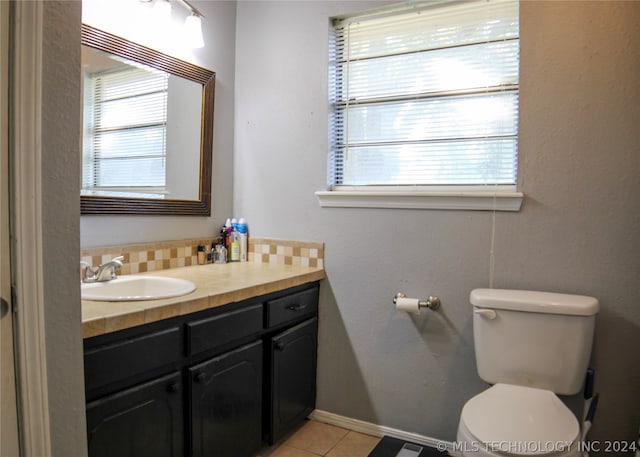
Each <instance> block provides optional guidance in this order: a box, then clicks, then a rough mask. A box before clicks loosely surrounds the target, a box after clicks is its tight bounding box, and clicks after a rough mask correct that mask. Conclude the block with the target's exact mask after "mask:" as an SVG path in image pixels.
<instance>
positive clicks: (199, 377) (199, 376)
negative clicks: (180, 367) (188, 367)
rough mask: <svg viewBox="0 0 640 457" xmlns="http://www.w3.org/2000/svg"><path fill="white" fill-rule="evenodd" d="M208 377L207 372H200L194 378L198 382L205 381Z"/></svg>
mask: <svg viewBox="0 0 640 457" xmlns="http://www.w3.org/2000/svg"><path fill="white" fill-rule="evenodd" d="M206 377H207V375H206V374H205V373H202V372H200V373H198V374H197V375H196V377H195V378H194V379H195V381H196V382H203V381H204V380H205V378H206Z"/></svg>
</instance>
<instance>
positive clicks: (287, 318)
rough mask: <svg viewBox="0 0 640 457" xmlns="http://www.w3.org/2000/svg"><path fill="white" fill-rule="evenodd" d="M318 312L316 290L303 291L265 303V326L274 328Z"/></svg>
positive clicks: (315, 288)
mask: <svg viewBox="0 0 640 457" xmlns="http://www.w3.org/2000/svg"><path fill="white" fill-rule="evenodd" d="M317 312H318V288H317V287H314V288H313V289H308V290H303V291H301V292H296V293H293V294H290V295H287V296H285V297H282V298H276V299H274V300H270V301H268V302H267V323H268V324H267V325H268V326H269V327H275V326H277V325H280V324H285V323H287V322H291V321H295V320H298V319H300V318H303V317H308V316H313V315H315V314H317Z"/></svg>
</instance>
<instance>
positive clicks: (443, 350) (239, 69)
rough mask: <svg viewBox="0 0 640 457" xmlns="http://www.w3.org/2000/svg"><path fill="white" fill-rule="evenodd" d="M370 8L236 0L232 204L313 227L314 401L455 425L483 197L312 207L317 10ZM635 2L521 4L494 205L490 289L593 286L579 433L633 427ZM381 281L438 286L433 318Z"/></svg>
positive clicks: (479, 283) (482, 251)
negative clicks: (509, 175) (434, 206)
mask: <svg viewBox="0 0 640 457" xmlns="http://www.w3.org/2000/svg"><path fill="white" fill-rule="evenodd" d="M372 5H380V2H354V1H344V2H339V1H328V2H313V1H305V2H300V1H294V2H292V1H284V2H272V1H260V2H250V1H243V2H239V3H238V11H237V42H236V105H235V107H236V118H235V132H236V135H235V163H236V167H235V172H234V210H235V211H236V213H237V214H242V215H243V216H244V217H246V218H247V219H248V221H249V223H250V224H251V228H252V233H254V234H256V235H262V236H273V237H278V238H288V239H312V240H321V241H325V242H326V254H325V266H326V270H327V274H328V280H327V281H326V282H325V283H324V286H323V288H322V292H321V317H320V319H321V321H320V348H319V373H318V376H319V379H318V405H317V406H318V408H320V409H324V410H328V411H330V412H334V413H338V414H343V415H346V416H350V417H354V418H358V419H362V420H365V421H370V422H374V423H378V424H382V425H386V426H391V427H396V428H399V429H403V430H406V431H412V432H417V433H421V434H424V435H427V436H431V437H435V438H441V439H449V440H453V439H455V432H456V426H457V422H458V417H459V414H460V410H461V408H462V405H463V404H464V402H465V401H466V400H467V399H469V398H470V397H471V396H473V395H474V394H476V393H478V392H479V391H481V390H482V389H483V388H484V387H485V384H484V383H483V382H482V380H480V379H479V377H478V375H477V373H476V369H475V362H474V355H473V339H472V329H471V310H470V305H469V304H468V296H469V292H470V290H471V289H473V288H475V287H486V286H488V277H489V275H488V271H489V249H490V238H491V224H492V215H491V214H490V213H489V212H469V211H413V210H371V209H338V208H334V209H332V208H324V209H323V208H320V207H319V206H318V203H317V201H316V198H315V196H314V191H316V190H323V189H324V188H325V164H326V152H327V112H328V103H327V70H326V67H327V57H326V56H327V44H328V39H327V36H328V28H329V21H328V17H329V16H331V15H335V14H342V13H346V12H348V11H354V10H358V9H362V8H367V7H370V6H372ZM639 21H640V3H637V2H523V3H522V6H521V69H522V71H521V110H520V113H521V118H520V166H519V169H520V172H519V174H520V177H519V187H520V189H521V190H522V191H523V192H524V193H525V195H526V199H525V202H524V207H523V209H522V211H520V212H518V213H508V214H507V213H504V214H497V215H496V246H495V255H496V266H495V283H494V286H495V287H504V288H529V289H539V290H548V291H557V292H566V293H580V294H585V295H593V296H595V297H598V298H599V299H600V300H601V305H602V311H601V313H600V314H599V316H598V321H597V330H596V341H595V350H594V362H593V366H594V367H595V368H596V369H597V382H596V387H597V390H598V391H599V392H600V394H601V401H600V406H599V411H598V414H597V417H596V423H595V425H594V428H593V435H592V438H593V439H599V440H607V439H608V440H612V439H626V440H631V439H633V438H634V437H635V436H636V435H637V431H638V426H639V425H640V409H639V408H638V405H640V387H639V386H640V366H639V364H638V363H637V348H638V347H640V331H639V328H638V327H639V326H640V308H639V307H638V302H639V301H640V292H639V290H638V287H637V283H638V277H639V276H640V240H639V239H638V232H639V230H640V220H639V218H640V211H639V210H640V183H639V176H640V146H639V145H640V129H638V119H640V93H639V91H640V85H639V84H638V79H639V77H640V67H639V65H640V55H639V50H640V31H639V29H638V27H637V24H638V23H640V22H639ZM397 291H404V292H405V293H407V294H408V295H409V296H425V295H429V294H437V295H439V296H440V297H441V298H442V301H443V304H444V307H443V309H442V311H441V312H439V313H437V314H433V315H429V314H426V313H422V314H421V315H420V316H417V317H414V316H409V315H407V314H405V313H397V312H395V311H394V309H393V307H392V304H391V298H392V296H393V294H394V293H395V292H397Z"/></svg>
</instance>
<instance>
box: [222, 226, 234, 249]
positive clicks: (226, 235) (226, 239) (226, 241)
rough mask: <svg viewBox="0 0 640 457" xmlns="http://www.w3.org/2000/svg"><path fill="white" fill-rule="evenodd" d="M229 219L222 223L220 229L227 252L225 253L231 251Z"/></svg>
mask: <svg viewBox="0 0 640 457" xmlns="http://www.w3.org/2000/svg"><path fill="white" fill-rule="evenodd" d="M231 231H232V229H231V219H227V221H226V222H225V223H224V227H222V234H223V235H224V240H223V244H224V247H225V249H226V250H227V252H229V251H230V250H231V246H230V244H231V239H230V238H231Z"/></svg>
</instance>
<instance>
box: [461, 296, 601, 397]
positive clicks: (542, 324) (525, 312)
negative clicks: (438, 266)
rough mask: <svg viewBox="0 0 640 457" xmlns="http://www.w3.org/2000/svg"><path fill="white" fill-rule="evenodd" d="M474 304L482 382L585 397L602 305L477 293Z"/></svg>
mask: <svg viewBox="0 0 640 457" xmlns="http://www.w3.org/2000/svg"><path fill="white" fill-rule="evenodd" d="M470 301H471V304H472V305H473V312H474V314H473V337H474V344H475V353H476V363H477V366H478V373H479V375H480V377H481V378H482V379H484V380H485V381H486V382H488V383H490V384H497V383H504V384H515V385H521V386H528V387H537V388H540V389H546V390H551V391H553V392H555V393H558V394H564V395H572V394H575V393H577V392H579V391H580V389H581V386H582V382H583V381H584V377H585V373H586V370H587V366H588V363H589V357H590V355H591V346H592V342H593V332H594V327H595V315H596V313H597V312H598V308H599V304H598V300H597V299H595V298H592V297H586V296H582V295H567V294H556V293H550V292H535V291H528V290H505V289H475V290H473V291H472V292H471V296H470Z"/></svg>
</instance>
